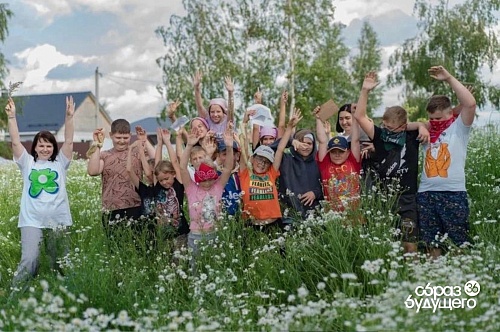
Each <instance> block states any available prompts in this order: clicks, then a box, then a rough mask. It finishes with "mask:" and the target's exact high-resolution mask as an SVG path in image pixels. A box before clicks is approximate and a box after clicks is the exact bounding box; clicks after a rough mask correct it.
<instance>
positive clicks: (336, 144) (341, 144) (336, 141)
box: [327, 136, 349, 151]
mask: <svg viewBox="0 0 500 332" xmlns="http://www.w3.org/2000/svg"><path fill="white" fill-rule="evenodd" d="M333 149H339V150H342V151H346V150H347V149H349V143H348V142H347V139H346V138H345V137H343V136H335V137H333V138H332V139H330V140H329V141H328V150H327V151H330V150H333Z"/></svg>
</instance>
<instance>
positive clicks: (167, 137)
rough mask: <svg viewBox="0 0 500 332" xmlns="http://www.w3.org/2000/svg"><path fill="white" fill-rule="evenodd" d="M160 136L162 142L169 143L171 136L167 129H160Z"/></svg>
mask: <svg viewBox="0 0 500 332" xmlns="http://www.w3.org/2000/svg"><path fill="white" fill-rule="evenodd" d="M161 136H162V139H163V141H164V142H170V137H171V136H172V135H171V134H170V130H168V129H163V128H162V129H161Z"/></svg>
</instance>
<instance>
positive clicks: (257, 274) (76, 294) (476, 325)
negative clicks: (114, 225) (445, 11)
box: [0, 129, 500, 331]
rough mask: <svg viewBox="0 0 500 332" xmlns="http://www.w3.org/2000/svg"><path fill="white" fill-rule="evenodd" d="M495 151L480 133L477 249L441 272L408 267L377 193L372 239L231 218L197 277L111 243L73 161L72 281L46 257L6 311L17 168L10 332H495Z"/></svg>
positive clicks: (498, 319)
mask: <svg viewBox="0 0 500 332" xmlns="http://www.w3.org/2000/svg"><path fill="white" fill-rule="evenodd" d="M499 151H500V134H498V132H493V131H488V130H486V129H476V130H474V132H473V136H472V138H471V141H470V144H469V152H468V161H467V167H466V176H467V188H468V193H469V198H470V208H471V213H470V225H471V238H472V242H473V245H472V246H470V247H469V248H465V249H460V248H455V247H453V246H451V245H450V249H449V251H448V253H447V255H445V256H443V257H442V258H441V259H439V260H437V261H431V260H429V259H427V257H426V256H425V254H423V253H422V254H420V255H419V257H418V258H417V259H412V258H405V257H403V253H402V250H401V248H400V243H399V242H398V240H397V232H396V231H395V230H394V228H393V225H394V218H395V216H394V215H393V213H392V212H391V209H390V205H391V203H392V201H393V200H394V199H393V197H390V196H389V197H387V196H383V195H380V194H378V193H377V192H373V193H371V194H369V195H364V196H363V197H362V203H361V207H360V211H359V213H362V214H363V215H364V218H365V219H366V221H367V223H366V225H365V226H359V225H356V224H354V223H352V222H351V221H350V218H352V216H345V215H342V214H338V213H333V212H324V213H322V214H321V216H319V217H310V218H308V219H307V220H299V221H297V222H296V223H295V227H294V229H293V230H292V231H290V232H286V233H284V234H281V235H279V236H275V237H273V238H269V237H267V236H265V235H264V234H260V233H257V232H255V231H254V230H251V229H248V228H245V227H244V226H243V225H241V223H238V222H235V221H234V220H231V219H230V218H223V219H222V220H220V223H219V226H218V233H217V234H218V235H217V238H216V240H215V241H214V242H212V243H207V244H205V245H203V246H202V252H201V256H200V257H199V260H198V261H197V270H196V273H193V271H192V269H191V268H190V264H189V253H188V252H187V251H185V250H181V251H176V252H172V250H171V247H170V246H171V244H170V243H168V242H167V243H162V244H161V245H160V247H159V248H158V249H157V250H154V251H152V250H148V249H147V248H142V250H141V249H139V250H138V249H137V245H136V244H134V243H133V238H132V236H131V232H130V231H129V230H128V229H127V228H125V230H124V231H123V232H122V233H120V239H119V241H117V242H116V243H115V242H113V243H110V242H108V241H107V239H106V237H105V235H104V232H103V228H102V225H101V219H100V206H101V203H100V179H99V178H95V177H89V176H87V175H86V164H85V161H83V160H77V161H74V162H73V163H72V166H71V168H70V171H69V174H68V179H69V180H68V182H69V183H68V190H69V197H70V204H71V210H72V215H73V220H74V225H73V226H72V228H71V229H70V238H71V250H70V253H69V254H68V255H67V256H66V257H64V258H63V259H62V261H61V264H62V266H63V269H64V272H65V275H64V276H60V275H57V274H55V273H53V272H52V271H49V269H48V262H47V257H46V256H45V254H44V253H43V250H42V253H43V254H42V258H41V268H40V272H39V275H38V276H37V278H35V279H33V280H31V281H30V283H29V284H28V285H27V288H26V289H25V290H24V291H22V292H16V293H15V296H14V297H12V298H11V299H10V300H9V295H10V293H11V289H10V283H11V280H12V277H13V273H14V271H15V269H16V267H17V264H18V262H19V259H20V244H19V240H20V234H19V230H18V229H17V219H18V213H19V200H20V195H21V188H22V180H21V177H20V172H19V170H18V169H17V167H16V166H15V165H13V164H7V165H2V166H0V204H1V209H0V330H5V331H10V330H37V331H45V330H47V331H54V330H56V331H60V330H65V331H78V330H84V331H99V330H182V331H195V330H219V331H220V330H224V331H228V330H231V331H235V330H244V331H248V330H252V331H255V330H264V331H283V330H301V331H304V330H307V331H311V330H321V331H326V330H328V331H382V330H383V331H400V330H405V331H431V330H432V331H498V330H500V295H499V294H500V293H499V289H500V247H499V246H500V229H499V227H498V226H499V222H500V199H499V197H500V167H499V166H498V165H500V153H499ZM441 240H442V241H443V242H448V241H447V239H446V236H444V237H443V238H442V239H441ZM280 248H284V249H285V252H286V255H285V256H283V255H280ZM469 281H475V282H477V283H478V284H479V285H480V289H479V288H478V287H477V284H476V286H474V285H473V284H470V283H469ZM470 285H473V286H474V287H473V288H470V287H469V286H470ZM478 291H479V292H478ZM470 294H472V295H470Z"/></svg>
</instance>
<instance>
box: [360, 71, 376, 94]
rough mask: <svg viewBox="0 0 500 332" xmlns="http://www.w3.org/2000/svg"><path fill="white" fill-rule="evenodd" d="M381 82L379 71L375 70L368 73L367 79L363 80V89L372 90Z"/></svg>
mask: <svg viewBox="0 0 500 332" xmlns="http://www.w3.org/2000/svg"><path fill="white" fill-rule="evenodd" d="M379 84H380V82H378V80H377V73H376V72H374V71H371V72H369V73H368V74H366V76H365V79H364V80H363V87H362V89H363V90H368V91H371V90H373V89H375V87H377V85H379Z"/></svg>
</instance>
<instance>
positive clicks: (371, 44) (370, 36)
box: [351, 21, 383, 116]
mask: <svg viewBox="0 0 500 332" xmlns="http://www.w3.org/2000/svg"><path fill="white" fill-rule="evenodd" d="M358 50H359V51H358V53H357V54H356V55H354V56H353V57H352V58H351V66H352V74H351V76H352V80H353V85H354V86H355V87H356V88H357V89H355V93H356V95H355V96H353V99H352V100H356V99H357V97H358V93H359V88H360V87H361V86H362V85H363V80H364V79H365V75H366V73H368V72H369V71H375V72H379V71H380V69H381V67H382V56H381V55H380V54H381V52H382V50H381V49H380V42H379V40H378V38H377V33H376V32H375V31H374V30H373V28H372V26H371V25H370V23H368V22H367V21H365V22H363V27H362V28H361V36H360V38H359V39H358ZM382 93H383V89H375V90H374V91H372V92H371V93H370V98H369V100H368V107H367V110H366V111H367V113H368V115H369V116H372V115H373V110H375V109H377V108H378V107H379V106H380V105H381V104H382Z"/></svg>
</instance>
